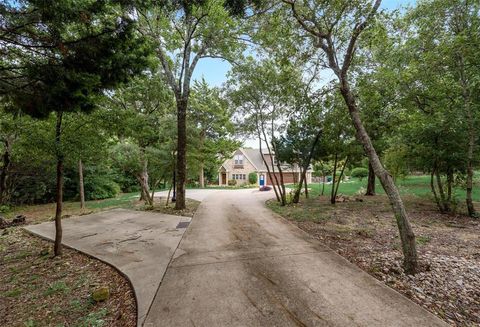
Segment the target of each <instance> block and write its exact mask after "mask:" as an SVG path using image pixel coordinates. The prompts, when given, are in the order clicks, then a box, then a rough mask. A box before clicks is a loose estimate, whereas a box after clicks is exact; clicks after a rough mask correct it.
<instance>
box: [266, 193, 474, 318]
mask: <svg viewBox="0 0 480 327" xmlns="http://www.w3.org/2000/svg"><path fill="white" fill-rule="evenodd" d="M361 198H362V200H363V202H344V203H337V204H336V205H334V206H333V205H331V204H330V203H329V201H328V199H327V198H326V197H314V198H310V199H307V200H304V201H303V202H302V203H301V204H298V205H289V206H286V207H284V208H282V207H280V206H278V205H277V203H276V202H274V201H270V202H268V203H267V205H268V206H269V207H270V208H271V209H273V210H274V211H276V212H277V213H279V214H281V215H282V216H284V217H286V218H287V219H289V220H292V221H294V222H295V223H296V224H297V225H298V227H300V228H301V229H303V230H304V231H306V232H308V233H309V234H310V235H312V236H314V237H315V238H317V239H319V240H321V241H323V242H324V243H325V244H326V245H328V246H329V247H331V248H332V249H333V250H335V251H336V252H338V253H339V254H341V255H342V256H344V257H345V258H347V259H348V260H349V261H351V262H353V263H355V264H357V265H358V266H359V267H360V268H362V269H363V270H365V271H367V272H368V273H369V274H371V275H373V276H374V277H376V278H377V279H379V280H381V281H383V282H384V283H385V284H387V285H388V286H390V287H392V288H394V289H396V290H397V291H399V292H401V293H402V294H404V295H406V296H407V297H409V298H410V299H412V300H413V301H414V302H416V303H418V304H420V305H422V306H423V307H425V308H426V309H428V310H429V311H431V312H433V313H434V314H436V315H437V316H439V317H440V318H442V319H444V320H445V321H447V322H448V323H450V324H451V325H453V326H478V325H479V324H480V221H479V220H478V219H477V220H476V219H471V218H469V217H465V216H462V215H453V214H440V213H438V212H437V210H436V207H435V206H434V205H433V204H431V203H429V201H428V200H425V199H422V198H419V197H406V198H405V202H406V205H407V209H408V212H409V214H410V217H411V223H412V225H413V228H414V231H415V234H416V236H417V246H418V251H419V254H420V257H421V267H422V271H421V272H419V273H418V274H416V275H415V276H410V275H406V274H405V273H404V272H403V269H402V267H401V261H402V253H401V248H400V241H399V236H398V230H397V226H396V223H395V221H394V218H393V215H392V213H391V210H390V206H389V204H388V202H387V199H386V197H385V196H375V197H361Z"/></svg>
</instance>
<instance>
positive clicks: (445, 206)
mask: <svg viewBox="0 0 480 327" xmlns="http://www.w3.org/2000/svg"><path fill="white" fill-rule="evenodd" d="M435 178H436V179H437V186H438V193H439V194H440V201H441V203H442V207H443V212H449V211H450V204H449V203H448V202H447V199H446V197H445V192H444V190H443V183H442V178H441V176H440V172H439V170H438V169H437V170H436V171H435Z"/></svg>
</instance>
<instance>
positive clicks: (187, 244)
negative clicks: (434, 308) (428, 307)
mask: <svg viewBox="0 0 480 327" xmlns="http://www.w3.org/2000/svg"><path fill="white" fill-rule="evenodd" d="M271 196H272V194H271V192H270V194H265V193H261V192H258V191H252V190H239V191H222V192H217V193H215V196H212V197H206V198H204V201H203V202H202V204H201V205H200V207H199V209H198V211H197V213H196V215H195V217H194V219H193V221H192V223H191V224H190V226H189V228H188V230H187V232H186V233H185V235H184V237H183V239H182V241H181V243H180V245H179V247H178V249H177V250H176V252H175V255H174V258H173V260H172V262H171V263H170V265H169V267H168V269H167V272H166V274H165V277H164V279H163V281H162V283H161V286H160V288H159V289H158V292H157V294H156V296H155V299H154V302H153V304H152V306H151V308H150V310H149V313H148V315H147V318H146V320H145V323H144V326H149V327H150V326H152V327H153V326H155V327H156V326H382V327H384V326H446V324H445V323H444V322H442V321H441V320H440V319H438V318H437V317H436V316H434V315H432V314H430V313H429V312H427V311H425V310H424V309H423V308H421V307H420V306H418V305H416V304H414V303H413V302H411V301H410V300H408V299H407V298H405V297H404V296H402V295H400V294H399V293H397V292H395V291H394V290H392V289H390V288H388V287H386V286H385V285H383V284H382V283H380V282H378V281H377V280H376V279H374V278H373V277H371V276H369V275H368V274H366V273H365V272H363V271H362V270H360V269H359V268H357V267H356V266H354V265H353V264H350V263H349V262H348V261H346V260H345V259H343V258H342V257H341V256H339V255H337V254H336V253H334V252H333V251H331V250H329V249H328V248H326V247H324V246H322V245H321V244H320V243H319V242H317V241H316V240H313V239H312V238H311V237H309V236H308V235H306V234H305V233H304V232H302V231H301V230H299V229H298V228H296V227H295V226H293V225H292V224H290V223H288V222H286V221H284V220H283V219H281V218H280V217H278V216H276V215H274V214H273V213H271V211H270V210H269V209H267V208H265V206H264V204H263V203H264V201H265V200H266V199H267V198H268V197H271Z"/></svg>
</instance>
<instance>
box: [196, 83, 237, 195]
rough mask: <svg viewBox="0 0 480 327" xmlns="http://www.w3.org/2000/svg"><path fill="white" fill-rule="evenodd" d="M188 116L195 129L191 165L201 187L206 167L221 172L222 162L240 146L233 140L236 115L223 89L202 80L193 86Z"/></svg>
mask: <svg viewBox="0 0 480 327" xmlns="http://www.w3.org/2000/svg"><path fill="white" fill-rule="evenodd" d="M189 114H190V117H191V118H192V119H191V122H190V124H191V125H192V128H193V130H192V134H193V135H192V136H193V139H192V140H191V145H192V149H191V151H190V152H191V154H190V156H189V157H191V162H192V163H191V164H190V166H191V167H195V166H197V167H195V168H198V176H199V178H198V180H199V185H200V187H205V168H206V167H207V169H210V170H211V169H212V168H213V169H215V170H216V169H218V166H219V165H220V162H221V161H223V160H224V159H226V157H228V156H229V155H230V154H231V153H232V152H233V151H234V150H235V149H236V148H238V146H239V142H238V141H235V140H234V139H233V135H234V133H235V126H234V124H233V122H232V120H231V119H232V115H233V112H232V110H231V109H230V108H229V107H228V102H227V101H226V100H225V99H224V97H223V96H222V94H221V90H220V89H219V88H217V87H210V86H209V85H208V84H207V82H206V81H205V80H204V79H202V80H201V81H196V82H195V83H194V85H193V89H192V101H191V105H190V106H189ZM192 159H193V160H192ZM194 163H196V165H195V164H194Z"/></svg>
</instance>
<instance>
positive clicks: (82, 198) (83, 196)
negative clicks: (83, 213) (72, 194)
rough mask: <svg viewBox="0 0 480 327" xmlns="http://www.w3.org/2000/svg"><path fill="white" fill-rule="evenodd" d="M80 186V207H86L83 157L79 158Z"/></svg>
mask: <svg viewBox="0 0 480 327" xmlns="http://www.w3.org/2000/svg"><path fill="white" fill-rule="evenodd" d="M78 187H79V190H78V191H79V193H80V209H82V210H84V209H85V189H84V187H83V163H82V159H79V160H78Z"/></svg>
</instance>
